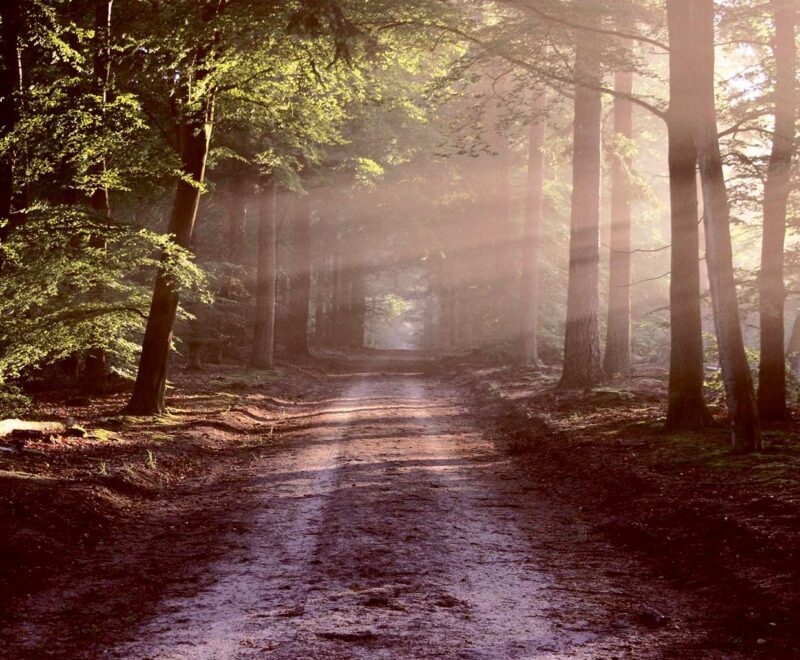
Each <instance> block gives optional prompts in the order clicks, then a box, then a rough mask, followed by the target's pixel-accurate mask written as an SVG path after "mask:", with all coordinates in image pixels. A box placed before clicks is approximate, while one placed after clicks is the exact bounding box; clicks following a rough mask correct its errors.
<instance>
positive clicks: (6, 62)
mask: <svg viewBox="0 0 800 660" xmlns="http://www.w3.org/2000/svg"><path fill="white" fill-rule="evenodd" d="M0 21H2V26H1V28H2V33H0V140H2V139H5V137H6V136H8V135H9V134H10V133H11V132H12V131H13V130H14V129H15V128H16V125H17V122H18V121H19V106H18V98H17V94H18V93H19V90H20V87H21V83H20V60H19V33H20V16H19V0H4V1H3V2H0ZM14 160H15V153H14V147H13V145H9V146H8V148H7V149H6V151H5V153H3V154H2V155H0V221H5V225H4V226H3V227H0V265H2V262H3V260H4V259H3V244H4V243H5V242H6V241H7V240H8V237H9V235H10V234H11V231H12V229H13V218H12V215H13V210H14V209H13V200H14Z"/></svg>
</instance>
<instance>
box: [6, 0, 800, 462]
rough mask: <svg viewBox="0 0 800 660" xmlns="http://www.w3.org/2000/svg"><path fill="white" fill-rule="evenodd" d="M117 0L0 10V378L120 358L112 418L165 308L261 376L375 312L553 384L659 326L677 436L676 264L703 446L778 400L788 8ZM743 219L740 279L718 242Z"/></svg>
mask: <svg viewBox="0 0 800 660" xmlns="http://www.w3.org/2000/svg"><path fill="white" fill-rule="evenodd" d="M143 7H144V6H142V7H139V6H138V5H137V6H136V7H134V6H133V5H131V4H130V3H113V0H81V1H80V2H67V1H66V0H42V1H41V2H39V1H37V2H35V3H34V2H24V1H20V0H10V1H9V2H5V3H2V5H0V31H2V44H0V220H2V225H0V317H1V318H2V321H0V381H2V380H5V379H8V378H16V377H19V376H20V375H21V374H23V373H25V372H26V370H32V369H34V368H37V367H39V366H41V365H43V364H47V363H52V362H57V361H59V360H63V359H65V358H69V359H70V360H71V361H73V363H74V364H76V365H79V366H80V370H81V373H82V379H83V381H91V382H93V383H97V384H102V382H103V379H104V376H105V375H106V374H107V373H109V370H114V371H116V372H118V373H119V374H121V375H124V376H130V375H132V370H133V369H132V367H133V365H134V364H137V363H138V369H137V370H136V381H135V385H134V389H133V393H132V396H131V400H130V403H129V405H128V411H129V412H131V413H135V414H153V413H159V412H162V411H164V410H165V405H166V401H165V391H166V388H167V381H168V363H169V356H170V354H171V352H173V351H174V350H175V349H177V350H182V346H183V345H182V343H181V335H186V336H188V335H187V333H186V332H184V330H185V329H186V328H187V327H190V328H191V333H195V334H201V335H202V334H204V333H205V335H214V334H215V335H217V336H216V337H211V339H209V342H210V343H212V344H214V349H213V352H214V354H215V355H214V357H215V358H218V357H219V356H220V355H221V354H222V351H220V350H218V349H219V346H220V345H221V343H223V342H228V343H231V342H234V343H237V347H238V346H239V345H241V346H245V345H246V346H247V350H248V353H249V354H250V355H249V358H250V363H251V364H252V365H253V366H254V367H259V368H269V367H270V366H271V365H272V364H273V349H274V347H276V346H277V348H278V349H279V350H283V351H285V352H286V353H287V354H292V355H306V354H307V353H309V351H310V350H311V349H312V348H315V347H322V348H330V349H336V350H345V349H360V348H361V347H363V346H364V344H365V343H368V341H370V338H371V337H374V335H375V333H374V331H373V330H374V326H375V319H376V318H378V317H379V316H381V315H383V317H382V318H384V319H385V318H386V317H388V316H391V315H392V314H396V315H406V316H404V318H406V321H407V323H406V327H404V329H403V332H404V333H406V336H411V335H414V337H415V338H414V341H418V342H419V343H420V344H421V345H422V344H424V345H426V346H428V347H438V348H440V349H446V350H453V351H473V350H480V351H482V352H483V353H485V355H486V356H487V357H491V359H494V360H500V359H506V360H513V361H516V362H522V363H525V364H527V365H529V366H531V367H540V366H541V364H542V362H545V361H546V362H551V363H552V362H555V361H557V360H561V361H562V367H563V369H562V375H561V384H562V386H564V387H576V388H591V387H594V386H595V385H597V384H599V383H601V382H602V381H603V380H605V379H608V378H617V377H621V376H622V377H624V376H627V375H629V374H631V373H633V372H635V369H634V365H635V362H636V360H637V359H639V358H641V357H642V355H644V354H646V355H647V357H648V358H650V359H652V360H658V359H661V358H662V357H663V358H665V359H666V351H665V350H662V349H663V343H664V341H665V337H666V336H667V334H668V336H669V345H670V351H669V353H670V355H669V370H670V372H669V392H668V402H667V416H666V417H667V419H666V426H667V428H668V429H670V430H700V429H703V428H704V427H705V426H707V425H708V424H709V423H710V421H711V419H710V416H709V412H708V409H707V407H706V402H705V397H706V395H707V392H706V391H704V390H705V374H706V369H707V368H708V365H707V364H706V361H707V360H706V357H704V345H703V309H704V308H703V300H704V294H705V293H706V292H704V291H703V290H702V287H703V284H702V282H703V279H702V277H701V270H702V268H703V266H702V264H703V261H704V260H705V261H706V262H707V268H708V274H709V278H708V281H709V284H710V299H711V307H712V310H713V317H714V322H715V328H716V335H717V341H716V344H714V346H716V347H717V348H718V353H719V354H718V361H719V366H720V368H721V372H722V376H723V381H724V383H725V389H726V401H727V408H728V412H729V414H730V416H731V422H732V428H733V445H734V448H735V449H736V450H737V451H751V450H754V449H758V447H759V446H760V439H759V438H760V434H759V417H760V418H761V419H763V420H764V421H766V422H772V421H780V420H784V419H786V417H787V404H786V399H787V387H786V369H787V368H786V358H787V355H786V350H787V348H786V339H787V338H786V327H785V324H786V319H785V314H784V306H785V302H786V299H787V295H789V294H788V291H787V285H786V282H787V280H791V279H794V277H793V274H792V272H791V271H790V270H789V269H786V268H785V267H784V262H785V252H786V246H787V240H786V236H787V233H788V232H792V231H794V228H793V227H792V225H791V223H789V222H788V220H787V219H788V218H789V217H790V213H791V212H792V209H794V206H795V205H796V204H797V199H796V196H795V190H794V186H795V183H796V181H795V180H794V178H795V177H793V175H792V163H793V158H794V155H795V154H794V152H795V151H796V146H797V140H796V123H797V98H796V97H797V94H796V82H797V81H796V78H797V63H796V59H797V53H796V39H797V34H796V23H797V7H796V3H794V2H793V1H790V0H770V2H769V3H757V2H755V1H752V2H750V1H747V2H743V3H739V4H738V5H737V6H736V7H735V8H734V7H732V6H731V5H730V3H714V2H713V1H712V0H697V1H694V0H692V1H689V0H667V2H666V3H665V4H661V3H650V2H642V1H639V0H630V1H626V2H624V3H592V2H583V1H581V2H566V1H560V0H554V1H552V2H548V3H520V2H517V1H516V0H498V2H493V3H479V4H478V5H474V6H473V5H469V6H467V5H464V4H463V3H419V2H416V1H415V0H409V1H408V2H405V1H404V2H395V1H390V0H378V1H377V2H371V3H364V2H362V1H361V0H315V1H314V2H307V3H289V4H285V3H284V4H281V3H234V2H228V1H227V0H213V1H210V2H203V3H195V2H188V1H184V0H179V1H176V2H170V3H151V4H150V5H147V7H145V8H144V9H143ZM664 9H666V11H664ZM112 12H113V13H112ZM112 28H113V29H112ZM716 31H722V32H720V33H724V37H725V38H724V40H719V39H715V32H716ZM762 35H772V37H774V38H771V39H770V41H769V42H767V41H765V40H764V39H763V38H762ZM715 41H724V42H725V44H723V45H720V44H717V47H716V55H720V54H721V55H722V56H721V57H718V58H717V59H715V46H714V44H715ZM740 42H746V43H747V44H748V47H747V49H737V50H736V56H737V57H739V58H746V59H749V62H750V64H751V65H752V66H751V69H752V71H755V72H756V73H754V74H753V75H752V76H751V77H750V78H747V79H745V78H742V77H736V76H737V75H738V74H737V73H736V72H733V71H729V70H728V69H729V68H731V67H732V65H731V64H729V61H728V58H727V53H728V50H727V49H729V48H734V49H735V48H737V44H738V43H740ZM432 45H433V47H432ZM745 51H746V52H745ZM653 52H658V53H659V56H655V55H654V54H653ZM660 54H666V55H668V57H669V72H668V85H666V84H664V82H663V81H664V79H665V74H666V73H667V72H665V71H663V70H662V68H663V67H662V64H661V63H662V62H664V60H663V58H661V57H660ZM731 77H733V78H734V79H735V82H733V83H730V84H728V83H726V82H725V80H727V78H731ZM634 80H635V81H636V85H635V86H634ZM23 81H24V84H23ZM743 90H744V91H743ZM604 101H607V102H608V109H609V111H610V113H609V114H608V119H609V121H604V113H603V107H604V105H603V104H604ZM635 112H636V113H641V114H635ZM645 113H649V116H646V114H645ZM634 116H635V117H636V124H635V126H634ZM660 120H663V121H664V123H665V126H663V127H662V126H659V127H657V128H653V126H654V124H652V123H651V122H656V121H660ZM634 128H636V130H634ZM664 130H665V132H666V144H665V145H662V144H661V142H662V141H663V136H664V133H663V131H664ZM603 144H605V145H606V148H605V149H601V146H602V145H603ZM662 146H664V147H666V154H665V153H664V149H663V148H662ZM604 151H605V153H607V154H608V159H607V161H606V163H604V162H603V159H602V158H601V155H602V154H603V153H604ZM545 170H547V177H545ZM639 171H648V172H650V173H652V180H651V181H649V182H645V184H644V185H643V182H642V181H640V179H639V174H638V172H639ZM698 171H699V173H700V180H701V182H702V185H701V186H700V189H699V190H698V181H697V175H698ZM664 174H668V176H663V175H664ZM604 176H605V177H606V179H604ZM762 182H763V185H762ZM606 183H608V188H609V196H608V200H607V201H608V203H607V204H606V203H605V202H606V200H605V198H604V191H605V189H606V185H605V184H606ZM667 191H668V192H667ZM762 193H763V194H762ZM667 194H668V196H669V209H668V212H667V208H666V199H664V200H663V201H664V202H665V204H664V209H663V218H664V223H663V226H664V229H665V230H666V229H667V225H668V229H669V234H670V236H669V238H667V236H666V235H662V231H661V230H662V222H661V218H662V209H661V208H660V203H661V201H662V200H661V199H660V198H661V197H664V198H666V197H667ZM700 195H702V200H703V214H702V215H703V217H702V218H701V217H700V210H699V206H698V198H699V196H700ZM278 198H281V199H291V200H292V203H291V204H280V205H278V204H277V202H276V200H277V199H278ZM168 209H169V210H168ZM606 213H607V214H608V216H609V217H608V222H607V225H606V224H604V219H605V217H604V216H605V214H606ZM545 218H546V221H545ZM762 218H763V241H762V244H761V246H760V249H761V255H760V269H759V272H758V277H757V281H755V278H754V277H753V273H751V272H750V271H749V270H748V268H750V269H751V270H752V267H751V264H749V263H747V264H744V260H743V263H742V264H740V263H739V262H738V261H737V260H736V259H735V257H736V256H737V253H738V251H739V250H740V249H743V250H747V251H748V254H750V253H752V252H753V251H754V249H755V248H754V247H753V245H751V244H748V243H747V241H748V240H750V239H749V235H747V234H746V233H745V231H744V230H742V229H740V228H741V227H744V226H745V225H749V226H751V227H752V226H755V225H758V224H759V223H760V222H761V220H762ZM164 220H167V222H164ZM165 224H166V227H165V226H164V225H165ZM198 226H199V227H201V228H202V231H199V232H198V231H195V228H196V227H198ZM701 226H702V227H703V231H704V238H705V254H701V249H702V245H703V241H701V236H700V233H701ZM751 233H753V234H754V233H755V232H751ZM606 235H607V236H608V245H605V246H604V247H607V248H608V252H607V253H608V254H609V259H608V271H607V273H608V288H607V289H606V286H605V284H606V279H605V277H606V268H605V266H606V264H605V261H604V259H603V255H604V254H606V252H604V251H601V245H603V243H604V241H605V236H606ZM645 243H647V244H648V245H647V246H646V247H644V248H640V247H639V246H640V244H645ZM649 243H654V244H656V243H657V245H653V246H650V245H649ZM667 243H668V245H667ZM789 245H791V243H789ZM651 248H652V249H651ZM667 249H669V257H668V253H667ZM645 253H646V254H647V257H641V256H637V255H640V254H645ZM667 258H669V259H670V266H669V270H670V272H669V273H664V271H666V270H667V264H666V259H667ZM751 261H753V263H754V262H755V260H751ZM377 264H380V265H381V269H377V268H376V267H375V266H376V265H377ZM740 266H743V267H742V268H739V269H738V270H734V268H735V267H740ZM387 273H392V277H394V276H395V275H397V274H398V273H401V275H399V276H398V277H396V278H395V279H397V280H399V281H400V283H401V284H402V287H403V288H404V293H403V296H405V297H402V296H398V295H395V294H396V292H395V291H394V290H393V286H394V284H393V283H392V282H393V280H392V278H391V277H389V275H387ZM634 273H635V274H636V276H635V277H634ZM640 275H642V276H641V277H640ZM153 276H155V278H154V279H155V284H154V286H153V289H152V294H150V293H148V291H147V287H146V284H145V283H146V282H147V281H148V280H152V278H153ZM634 280H636V281H634ZM754 285H755V286H754ZM398 286H399V285H398ZM667 287H668V288H669V304H668V305H667V304H662V303H664V302H665V300H664V298H665V297H666V293H667ZM788 288H792V287H788ZM756 290H757V292H758V307H757V309H756V308H755V307H750V306H748V305H749V304H750V303H749V299H745V298H744V297H742V301H740V300H739V298H740V295H739V294H740V293H741V292H742V291H747V292H751V291H753V292H755V291H756ZM601 291H602V293H603V296H602V299H601ZM606 291H607V296H606ZM606 298H607V303H608V314H607V316H606V317H605V319H603V318H602V317H601V311H600V310H601V306H602V303H603V302H606ZM751 298H752V299H753V300H755V298H754V296H751ZM212 300H213V304H212V305H211V306H210V307H206V306H203V305H200V304H195V302H199V301H202V302H210V301H212ZM182 302H183V303H188V306H187V305H186V304H184V306H183V307H182V305H181V303H182ZM209 310H211V311H209ZM190 311H191V314H190V313H189V312H190ZM756 314H757V315H758V317H759V320H760V334H759V337H758V340H757V341H756V339H755V333H754V332H752V331H750V330H749V329H747V328H745V329H743V319H744V318H745V315H749V316H751V317H752V318H755V315H756ZM192 316H195V317H196V318H194V320H191V317H192ZM276 318H277V319H278V322H277V324H276ZM633 320H636V321H638V322H640V323H636V324H634V323H633ZM603 321H605V323H603ZM231 328H233V329H231ZM603 331H604V332H603ZM176 332H177V335H178V336H175V334H176ZM237 333H238V334H237ZM415 333H416V334H415ZM601 335H604V337H605V341H604V342H601ZM192 336H193V337H194V335H192ZM140 339H141V341H140ZM408 341H411V340H408ZM756 343H758V345H759V346H758V347H759V348H760V355H759V369H758V372H759V373H758V396H757V399H756V397H755V395H754V382H753V380H754V379H753V374H751V368H750V364H749V363H748V355H747V353H746V347H753V348H754V347H755V345H756ZM139 344H141V353H138V354H137V351H138V347H139ZM192 344H193V346H195V347H196V346H197V345H198V342H197V341H194V339H193V340H192ZM706 348H709V347H706ZM794 348H796V347H794ZM794 348H793V349H792V350H794ZM236 354H237V352H236V350H229V352H228V355H230V356H235V355H236ZM756 403H757V406H756ZM756 408H757V409H758V410H756Z"/></svg>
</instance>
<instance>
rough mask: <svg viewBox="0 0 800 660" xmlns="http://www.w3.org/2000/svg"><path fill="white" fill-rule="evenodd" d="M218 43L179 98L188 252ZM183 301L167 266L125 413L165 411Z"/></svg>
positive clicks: (212, 40) (178, 223)
mask: <svg viewBox="0 0 800 660" xmlns="http://www.w3.org/2000/svg"><path fill="white" fill-rule="evenodd" d="M224 9H225V0H217V1H215V2H212V3H208V4H206V5H204V7H203V8H202V10H201V16H200V20H201V24H202V25H203V27H204V28H205V29H206V30H207V28H208V24H209V23H211V21H212V20H213V19H215V18H216V17H217V16H218V15H219V14H220V13H221V12H222V11H224ZM217 39H218V36H217V35H216V34H215V33H214V32H213V31H211V32H210V33H206V34H205V35H204V37H201V39H200V43H199V44H198V45H197V46H196V47H195V48H194V49H193V50H192V51H190V53H191V54H190V55H187V56H186V58H185V60H184V62H183V70H182V75H181V77H179V78H178V82H177V84H176V86H177V88H176V89H175V92H174V97H173V98H174V111H173V112H174V121H175V131H176V133H177V135H178V149H179V152H180V159H181V168H180V172H181V176H180V179H179V180H178V183H177V188H176V191H175V200H174V203H173V206H172V213H171V215H170V221H169V234H170V235H172V236H173V238H174V241H175V243H176V244H177V245H178V246H180V247H183V248H188V247H189V246H190V243H191V240H192V234H193V233H194V224H195V220H196V218H197V208H198V205H199V204H200V195H201V193H202V186H203V181H204V179H205V171H206V159H207V158H208V149H209V145H210V142H211V129H212V126H213V118H214V102H215V96H216V84H215V80H214V58H215V55H216V51H215V46H216V41H217ZM178 299H179V293H178V291H177V289H176V285H175V282H174V280H173V279H172V278H171V277H170V275H169V273H168V271H167V270H166V269H165V268H163V267H162V268H160V269H159V271H158V274H157V275H156V282H155V286H154V288H153V300H152V303H151V305H150V314H149V316H148V319H147V327H146V328H145V334H144V340H143V342H142V356H141V358H140V360H139V370H138V373H137V375H136V383H135V385H134V388H133V393H132V395H131V399H130V401H129V402H128V405H127V407H126V409H125V410H126V412H127V413H128V414H131V415H153V414H158V413H162V412H164V410H165V402H164V395H165V393H166V388H167V365H168V362H169V354H170V350H171V343H172V331H173V328H174V326H175V317H176V314H177V311H178Z"/></svg>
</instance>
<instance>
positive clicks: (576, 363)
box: [561, 41, 603, 387]
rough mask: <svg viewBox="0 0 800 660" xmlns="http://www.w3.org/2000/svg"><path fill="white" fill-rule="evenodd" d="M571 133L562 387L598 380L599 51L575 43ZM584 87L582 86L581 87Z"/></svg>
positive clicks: (585, 384) (600, 100)
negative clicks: (574, 84) (572, 132)
mask: <svg viewBox="0 0 800 660" xmlns="http://www.w3.org/2000/svg"><path fill="white" fill-rule="evenodd" d="M575 72H576V79H577V86H576V89H575V135H574V144H573V156H572V211H571V217H570V247H569V284H568V290H567V326H566V336H565V341H564V370H563V373H562V376H561V385H562V386H564V387H591V386H592V385H596V384H597V383H598V382H600V380H601V379H602V374H603V369H602V356H601V354H600V327H599V322H598V316H599V305H600V301H599V288H598V287H599V276H600V135H601V114H602V98H601V94H600V92H598V91H597V88H599V87H600V83H601V74H600V69H599V62H598V56H597V53H596V52H594V51H593V50H591V49H590V48H588V47H587V45H586V44H585V43H584V42H583V41H579V42H578V44H577V49H576V56H575ZM581 83H584V84H581Z"/></svg>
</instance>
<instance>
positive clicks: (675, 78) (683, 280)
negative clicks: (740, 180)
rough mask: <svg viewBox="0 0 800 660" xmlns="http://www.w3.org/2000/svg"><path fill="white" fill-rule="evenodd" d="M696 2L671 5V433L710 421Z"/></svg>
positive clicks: (674, 0)
mask: <svg viewBox="0 0 800 660" xmlns="http://www.w3.org/2000/svg"><path fill="white" fill-rule="evenodd" d="M692 1H693V0H669V2H668V3H667V16H668V19H669V40H670V55H669V57H670V60H669V62H670V64H669V66H670V77H669V86H670V108H669V112H668V113H667V135H668V142H669V188H670V224H671V227H672V251H671V269H672V274H671V278H670V308H669V309H670V367H669V397H668V408H667V423H666V427H667V430H669V431H692V430H699V429H702V428H703V427H704V426H705V425H706V424H707V423H708V422H709V421H710V415H709V413H708V409H707V408H706V405H705V402H704V400H703V383H704V380H705V373H704V363H703V320H702V313H701V304H700V254H699V250H700V243H699V241H700V229H699V224H700V221H699V217H698V209H697V176H696V172H697V148H696V145H695V136H694V115H693V110H692V108H691V102H690V101H691V98H692V96H693V95H694V93H695V89H694V77H693V76H694V73H693V68H692V60H691V56H690V52H689V48H690V42H691V38H692V37H691V12H690V5H691V2H692Z"/></svg>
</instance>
